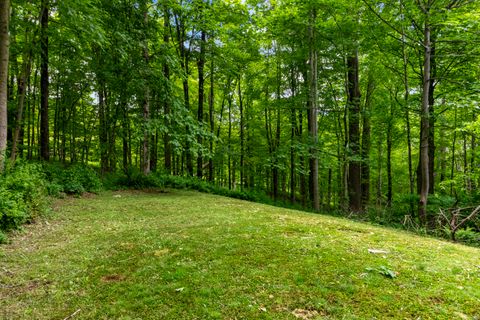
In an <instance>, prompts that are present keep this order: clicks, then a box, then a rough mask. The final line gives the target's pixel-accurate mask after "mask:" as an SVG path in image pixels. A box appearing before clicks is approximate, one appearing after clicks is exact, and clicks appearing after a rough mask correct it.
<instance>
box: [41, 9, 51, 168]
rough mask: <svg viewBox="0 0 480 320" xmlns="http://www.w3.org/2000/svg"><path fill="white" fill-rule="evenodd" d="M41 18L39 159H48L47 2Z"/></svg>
mask: <svg viewBox="0 0 480 320" xmlns="http://www.w3.org/2000/svg"><path fill="white" fill-rule="evenodd" d="M41 10H42V17H41V29H40V30H41V31H40V42H41V46H40V48H41V67H40V69H41V71H40V73H41V75H40V95H41V97H40V158H41V159H43V160H47V161H48V160H49V159H50V141H49V140H50V134H49V120H48V119H49V118H48V97H49V78H48V19H49V0H42V7H41Z"/></svg>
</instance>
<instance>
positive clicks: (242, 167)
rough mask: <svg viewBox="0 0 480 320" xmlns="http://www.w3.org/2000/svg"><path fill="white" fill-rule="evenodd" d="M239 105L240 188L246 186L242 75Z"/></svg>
mask: <svg viewBox="0 0 480 320" xmlns="http://www.w3.org/2000/svg"><path fill="white" fill-rule="evenodd" d="M238 103H239V107H240V188H241V189H243V186H244V184H245V115H244V113H243V97H242V75H239V77H238Z"/></svg>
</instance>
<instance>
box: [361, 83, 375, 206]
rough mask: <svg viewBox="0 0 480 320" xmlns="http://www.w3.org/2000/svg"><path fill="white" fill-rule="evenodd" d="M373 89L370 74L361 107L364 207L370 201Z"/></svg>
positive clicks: (373, 85) (373, 84)
mask: <svg viewBox="0 0 480 320" xmlns="http://www.w3.org/2000/svg"><path fill="white" fill-rule="evenodd" d="M374 90H375V83H374V81H373V77H372V75H369V76H368V84H367V94H366V97H365V104H364V107H363V112H362V117H363V130H362V150H361V154H362V165H361V174H362V188H361V192H362V208H364V209H365V208H366V206H367V205H368V202H369V201H370V147H371V142H370V104H371V102H372V95H373V91H374Z"/></svg>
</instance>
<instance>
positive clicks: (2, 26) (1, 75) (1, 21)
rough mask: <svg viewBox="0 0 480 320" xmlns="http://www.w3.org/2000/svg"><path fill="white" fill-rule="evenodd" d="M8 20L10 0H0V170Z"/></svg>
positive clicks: (4, 125)
mask: <svg viewBox="0 0 480 320" xmlns="http://www.w3.org/2000/svg"><path fill="white" fill-rule="evenodd" d="M9 21H10V0H0V172H3V170H4V168H5V159H6V153H7V130H8V123H7V122H8V120H7V94H8V93H7V91H8V86H7V81H8V54H9V48H10V45H9V44H10V41H9V35H8V25H9Z"/></svg>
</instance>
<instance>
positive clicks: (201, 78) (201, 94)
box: [197, 30, 206, 178]
mask: <svg viewBox="0 0 480 320" xmlns="http://www.w3.org/2000/svg"><path fill="white" fill-rule="evenodd" d="M205 42H206V33H205V31H203V30H202V32H201V36H200V57H199V59H198V63H197V66H198V112H197V120H198V124H199V125H200V127H201V128H203V104H204V101H205V88H204V87H205V74H204V68H205ZM197 142H198V145H199V146H201V145H202V143H203V139H202V134H201V133H200V134H199V135H198V137H197ZM197 177H198V178H202V177H203V155H202V151H201V150H199V152H198V157H197Z"/></svg>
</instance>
